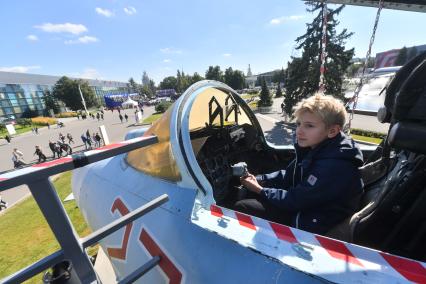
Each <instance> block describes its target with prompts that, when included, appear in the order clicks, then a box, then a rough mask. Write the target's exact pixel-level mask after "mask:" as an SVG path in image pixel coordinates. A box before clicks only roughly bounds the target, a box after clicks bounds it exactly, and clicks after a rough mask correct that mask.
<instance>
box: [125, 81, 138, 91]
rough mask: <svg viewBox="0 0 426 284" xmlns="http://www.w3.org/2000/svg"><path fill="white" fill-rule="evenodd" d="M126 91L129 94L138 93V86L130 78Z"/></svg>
mask: <svg viewBox="0 0 426 284" xmlns="http://www.w3.org/2000/svg"><path fill="white" fill-rule="evenodd" d="M127 89H128V92H129V93H137V92H138V91H139V86H138V84H137V83H136V82H135V80H134V79H133V78H132V77H130V79H129V82H128V83H127Z"/></svg>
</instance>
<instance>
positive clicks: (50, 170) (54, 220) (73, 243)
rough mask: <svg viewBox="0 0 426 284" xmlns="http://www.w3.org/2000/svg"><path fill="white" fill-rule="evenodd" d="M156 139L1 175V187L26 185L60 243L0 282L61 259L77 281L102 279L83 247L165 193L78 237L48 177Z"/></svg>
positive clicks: (145, 210)
mask: <svg viewBox="0 0 426 284" xmlns="http://www.w3.org/2000/svg"><path fill="white" fill-rule="evenodd" d="M157 142H158V139H157V137H156V136H149V137H140V138H134V139H131V140H127V141H123V142H120V143H115V144H110V145H106V146H104V147H101V148H98V149H95V150H91V151H87V152H84V153H79V154H75V155H71V156H67V157H63V158H60V159H57V160H54V161H49V162H45V163H42V164H37V165H34V166H32V167H28V168H24V169H20V170H16V171H13V172H8V173H5V174H3V175H0V191H4V190H7V189H9V188H13V187H15V186H19V185H22V184H27V185H28V187H29V189H30V191H31V193H32V195H33V197H34V199H35V201H36V202H37V205H38V206H39V207H40V210H41V212H42V213H43V215H44V217H45V219H46V221H47V223H48V224H49V226H50V228H51V229H52V232H53V234H54V235H55V238H56V240H57V241H58V243H59V245H60V246H61V249H60V250H58V251H56V252H54V253H52V254H51V255H49V256H47V257H45V258H43V259H41V260H39V261H37V262H35V263H33V264H31V265H29V266H27V267H25V268H23V269H21V270H20V271H18V272H16V273H14V274H13V275H10V276H8V277H6V278H4V279H2V280H0V282H1V283H22V282H23V281H25V280H28V279H29V278H31V277H33V276H35V275H37V274H38V273H41V272H43V271H45V270H46V269H48V268H50V267H52V266H53V265H55V264H57V263H60V262H61V261H64V260H69V261H70V262H71V263H72V266H73V270H74V272H75V275H76V277H77V278H78V279H75V280H74V279H73V280H74V281H76V282H80V283H101V281H100V280H99V278H98V277H97V275H96V272H95V270H94V267H93V265H92V263H91V261H90V259H89V257H88V255H87V253H86V251H85V249H86V248H87V247H89V246H92V245H95V244H97V243H98V242H99V241H100V240H102V239H103V238H105V237H107V236H108V235H110V234H112V233H113V232H115V231H117V230H119V229H120V228H122V227H124V226H126V225H127V224H129V223H130V222H133V221H134V220H136V219H137V218H139V217H141V216H142V215H144V214H146V213H148V212H150V211H152V210H153V209H155V208H157V207H159V206H160V205H161V204H163V203H165V202H167V201H168V196H167V195H166V194H164V195H161V196H160V197H158V198H156V199H154V200H152V201H150V202H148V203H147V204H145V205H143V206H141V207H139V208H137V209H136V210H134V211H132V212H130V213H129V214H127V215H125V216H123V217H121V218H119V219H118V220H115V221H114V222H112V223H110V224H108V225H106V226H104V227H103V228H100V229H98V230H97V231H95V232H93V233H92V234H90V235H89V236H87V237H85V238H81V239H80V238H79V236H78V235H77V234H76V232H75V230H74V228H73V226H72V224H71V222H70V220H69V218H68V215H67V214H66V212H65V209H64V207H63V205H62V203H61V201H60V199H59V197H58V194H57V193H56V190H55V188H54V186H53V184H52V183H51V181H50V180H49V177H50V176H52V175H55V174H59V173H62V172H65V171H69V170H73V169H76V168H79V167H83V166H86V165H89V164H91V163H95V162H98V161H100V160H103V159H107V158H111V157H114V156H116V155H119V154H123V153H126V152H129V151H131V150H135V149H138V148H141V147H146V146H148V145H151V144H154V143H157ZM159 261H160V258H159V257H158V256H154V257H153V258H152V259H151V260H150V261H148V262H147V263H145V264H144V265H142V266H141V267H140V268H138V269H136V270H135V271H134V272H133V273H131V274H130V275H128V276H127V277H126V278H124V279H123V280H121V281H120V283H132V282H134V281H135V280H137V279H138V278H140V277H141V276H142V275H143V274H145V273H146V272H148V271H149V270H150V269H151V268H153V267H154V266H155V265H157V264H158V262H159ZM73 283H74V282H73Z"/></svg>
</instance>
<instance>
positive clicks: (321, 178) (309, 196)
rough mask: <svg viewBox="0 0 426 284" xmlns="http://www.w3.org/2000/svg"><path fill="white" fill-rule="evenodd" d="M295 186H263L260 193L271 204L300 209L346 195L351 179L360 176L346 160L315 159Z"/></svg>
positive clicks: (289, 208)
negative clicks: (280, 187) (310, 168)
mask: <svg viewBox="0 0 426 284" xmlns="http://www.w3.org/2000/svg"><path fill="white" fill-rule="evenodd" d="M315 163H316V165H313V166H312V170H311V171H309V173H308V174H306V175H305V176H304V178H303V180H302V181H301V182H300V183H299V184H298V185H296V186H295V187H288V188H286V189H285V190H283V189H277V188H267V187H264V188H263V189H262V190H261V192H260V195H261V197H262V198H263V199H265V200H267V201H268V202H270V203H271V204H273V205H275V206H277V207H279V208H281V209H284V210H287V211H296V212H297V211H301V210H306V209H310V208H312V207H315V206H318V205H321V204H327V203H329V202H335V201H336V200H337V201H338V200H339V198H347V196H348V194H350V192H348V190H349V191H350V190H351V189H348V187H349V186H350V184H351V182H352V181H353V179H354V178H357V177H360V175H359V171H358V168H357V167H356V166H355V165H354V164H352V162H350V161H344V160H332V161H330V160H321V161H316V162H315Z"/></svg>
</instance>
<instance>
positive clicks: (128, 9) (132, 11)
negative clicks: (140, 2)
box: [124, 6, 137, 15]
mask: <svg viewBox="0 0 426 284" xmlns="http://www.w3.org/2000/svg"><path fill="white" fill-rule="evenodd" d="M124 12H125V13H126V14H127V15H133V14H136V13H137V11H136V8H135V7H132V6H129V7H125V8H124Z"/></svg>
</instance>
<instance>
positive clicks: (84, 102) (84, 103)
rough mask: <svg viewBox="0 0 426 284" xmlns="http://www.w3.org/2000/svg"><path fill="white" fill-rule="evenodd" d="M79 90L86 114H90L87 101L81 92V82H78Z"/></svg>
mask: <svg viewBox="0 0 426 284" xmlns="http://www.w3.org/2000/svg"><path fill="white" fill-rule="evenodd" d="M78 90H79V91H80V96H81V102H82V103H83V106H84V110H85V111H86V115H89V112H88V111H87V107H86V101H85V100H84V97H83V93H82V92H81V88H80V84H78Z"/></svg>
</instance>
